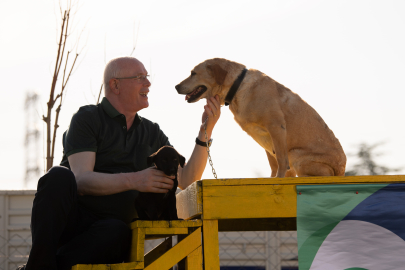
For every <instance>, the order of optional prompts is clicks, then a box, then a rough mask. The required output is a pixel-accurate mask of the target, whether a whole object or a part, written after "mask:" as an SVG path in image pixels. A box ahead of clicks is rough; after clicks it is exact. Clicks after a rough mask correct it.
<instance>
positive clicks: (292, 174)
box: [285, 166, 297, 177]
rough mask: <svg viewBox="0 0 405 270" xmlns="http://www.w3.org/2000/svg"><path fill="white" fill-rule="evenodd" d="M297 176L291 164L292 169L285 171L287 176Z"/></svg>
mask: <svg viewBox="0 0 405 270" xmlns="http://www.w3.org/2000/svg"><path fill="white" fill-rule="evenodd" d="M296 176H297V173H296V172H295V170H294V169H293V168H291V166H290V169H289V170H288V171H287V172H286V173H285V177H296Z"/></svg>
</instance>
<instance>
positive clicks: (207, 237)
mask: <svg viewBox="0 0 405 270" xmlns="http://www.w3.org/2000/svg"><path fill="white" fill-rule="evenodd" d="M218 245H219V242H218V220H203V250H204V269H205V270H219V246H218Z"/></svg>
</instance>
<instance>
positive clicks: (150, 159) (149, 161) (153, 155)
mask: <svg viewBox="0 0 405 270" xmlns="http://www.w3.org/2000/svg"><path fill="white" fill-rule="evenodd" d="M155 156H156V153H155V154H152V155H150V156H149V157H147V159H146V164H147V165H148V167H150V166H152V164H153V163H155Z"/></svg>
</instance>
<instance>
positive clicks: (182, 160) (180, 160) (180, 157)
mask: <svg viewBox="0 0 405 270" xmlns="http://www.w3.org/2000/svg"><path fill="white" fill-rule="evenodd" d="M178 155H179V163H180V166H181V167H182V168H183V167H184V163H186V159H185V158H184V157H183V156H182V155H180V154H178Z"/></svg>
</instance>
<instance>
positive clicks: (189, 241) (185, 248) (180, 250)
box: [145, 228, 219, 270]
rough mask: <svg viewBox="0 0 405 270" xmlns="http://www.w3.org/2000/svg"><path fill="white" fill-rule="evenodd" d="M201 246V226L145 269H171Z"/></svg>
mask: <svg viewBox="0 0 405 270" xmlns="http://www.w3.org/2000/svg"><path fill="white" fill-rule="evenodd" d="M199 246H201V228H198V229H197V230H195V231H194V232H193V233H192V234H190V235H189V236H187V237H186V238H185V239H183V240H182V241H181V242H179V243H178V244H177V245H175V246H174V247H172V248H171V249H170V250H169V251H167V252H166V253H165V254H163V255H162V256H161V257H160V258H159V259H157V260H156V261H154V262H153V263H151V264H150V265H149V266H147V267H146V268H145V270H165V269H169V268H170V267H172V266H173V265H175V264H176V263H178V262H179V261H180V260H181V259H183V258H184V257H186V256H187V255H189V254H190V253H191V252H193V251H194V250H195V249H196V248H198V247H199ZM218 269H219V268H218Z"/></svg>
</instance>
